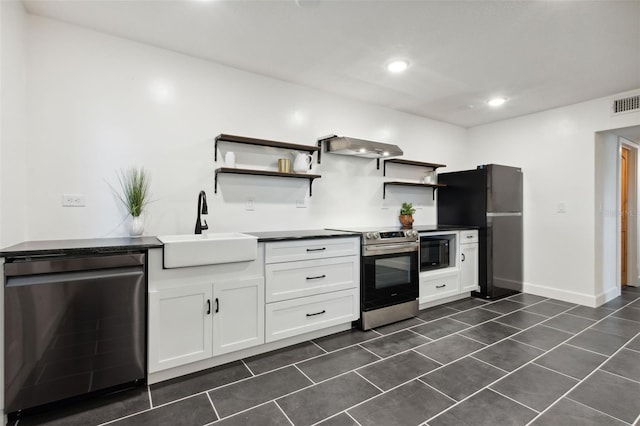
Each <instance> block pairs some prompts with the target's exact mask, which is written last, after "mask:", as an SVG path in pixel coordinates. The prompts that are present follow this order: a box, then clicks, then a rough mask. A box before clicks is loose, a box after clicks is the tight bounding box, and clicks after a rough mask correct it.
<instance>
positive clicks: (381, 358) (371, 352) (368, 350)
mask: <svg viewBox="0 0 640 426" xmlns="http://www.w3.org/2000/svg"><path fill="white" fill-rule="evenodd" d="M354 346H356V345H354ZM357 346H358V347H360V348H362V349H364V350H365V351H367V352H369V353H370V354H372V355H375V356H377V357H378V358H380V359H378V360H376V361H374V362H373V363H376V362H378V361H382V360H383V359H384V358H383V357H381V356H380V355H378V354H377V353H375V352H373V351H372V350H370V349H367V348H365V347H364V346H362V345H361V344H360V343H358V344H357ZM373 363H369V364H373ZM365 365H368V364H365ZM361 367H364V365H362V366H360V367H358V368H361Z"/></svg>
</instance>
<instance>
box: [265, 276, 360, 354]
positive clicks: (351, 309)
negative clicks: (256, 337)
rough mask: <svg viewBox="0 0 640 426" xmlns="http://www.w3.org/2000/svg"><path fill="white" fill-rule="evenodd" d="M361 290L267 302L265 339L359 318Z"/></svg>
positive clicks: (274, 338) (305, 331)
mask: <svg viewBox="0 0 640 426" xmlns="http://www.w3.org/2000/svg"><path fill="white" fill-rule="evenodd" d="M359 293H360V292H359V290H358V289H352V290H343V291H336V292H333V293H326V294H320V295H317V296H309V297H303V298H300V299H294V300H285V301H283V302H275V303H267V305H266V318H265V326H266V333H265V340H266V341H267V342H273V341H275V340H279V339H284V338H286V337H291V336H297V335H299V334H303V333H308V332H310V331H314V330H320V329H322V328H326V327H331V326H334V325H338V324H344V323H346V322H351V321H355V320H357V319H358V317H359V309H358V307H359Z"/></svg>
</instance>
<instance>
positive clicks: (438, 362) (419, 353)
mask: <svg viewBox="0 0 640 426" xmlns="http://www.w3.org/2000/svg"><path fill="white" fill-rule="evenodd" d="M422 346H424V345H422ZM419 347H420V346H417V347H416V348H419ZM416 348H413V349H411V350H412V351H413V352H415V353H417V354H418V355H422V356H423V357H425V358H426V359H428V360H429V361H433V362H435V363H436V364H440V365H441V366H442V365H444V364H443V363H441V362H440V361H438V360H435V359H433V358H431V357H429V356H428V355H426V354H423V353H422V352H420V351H416ZM429 373H431V371H429Z"/></svg>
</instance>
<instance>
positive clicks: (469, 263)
mask: <svg viewBox="0 0 640 426" xmlns="http://www.w3.org/2000/svg"><path fill="white" fill-rule="evenodd" d="M477 290H478V243H471V244H460V291H461V292H463V293H464V292H467V291H477Z"/></svg>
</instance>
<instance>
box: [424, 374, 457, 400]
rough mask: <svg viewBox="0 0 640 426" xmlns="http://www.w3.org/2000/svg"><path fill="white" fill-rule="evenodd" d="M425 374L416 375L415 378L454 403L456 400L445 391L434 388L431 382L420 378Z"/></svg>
mask: <svg viewBox="0 0 640 426" xmlns="http://www.w3.org/2000/svg"><path fill="white" fill-rule="evenodd" d="M424 376H425V375H424V374H423V375H422V376H420V377H418V378H417V379H416V380H417V381H419V382H420V383H422V384H424V385H425V386H428V387H429V388H431V389H433V390H434V391H436V392H438V393H439V394H441V395H443V396H445V397H446V398H447V399H450V400H451V401H453V403H454V404H456V403H457V402H458V401H456V400H455V398H453V397H451V396H449V395H447V394H446V393H444V392H442V391H441V390H440V389H437V388H435V387H434V386H432V385H431V384H429V383H427V382H425V381H424V380H422V378H423V377H424Z"/></svg>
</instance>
